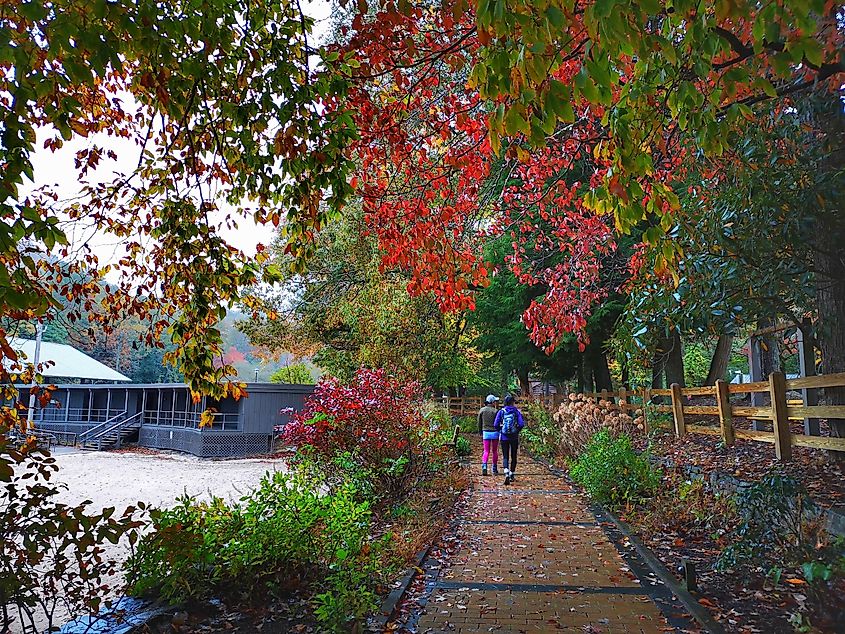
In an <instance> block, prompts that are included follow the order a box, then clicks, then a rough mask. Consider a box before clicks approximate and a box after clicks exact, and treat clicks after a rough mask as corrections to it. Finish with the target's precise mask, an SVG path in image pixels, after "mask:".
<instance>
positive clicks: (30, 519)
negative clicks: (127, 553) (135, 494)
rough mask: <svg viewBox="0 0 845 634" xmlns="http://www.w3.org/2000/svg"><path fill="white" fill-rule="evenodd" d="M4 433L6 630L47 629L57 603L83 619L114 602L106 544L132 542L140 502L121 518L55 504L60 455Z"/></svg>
mask: <svg viewBox="0 0 845 634" xmlns="http://www.w3.org/2000/svg"><path fill="white" fill-rule="evenodd" d="M6 431H7V429H4V428H2V426H0V483H2V488H0V526H2V527H3V537H2V539H0V608H2V609H0V632H8V631H32V632H34V631H44V630H46V629H52V628H53V626H54V625H57V624H56V623H54V622H53V618H54V613H55V612H56V610H57V608H58V607H59V606H62V607H63V608H65V610H66V611H67V613H68V614H70V615H72V616H81V615H82V614H94V613H96V612H97V611H99V610H100V608H102V607H104V605H107V604H108V603H109V599H108V598H107V597H106V596H104V595H107V594H108V590H109V588H108V586H107V585H106V583H107V577H109V576H110V575H112V574H113V573H114V572H115V570H117V569H119V564H118V562H117V561H115V560H114V559H112V558H111V557H108V556H107V553H106V550H105V548H104V546H103V544H104V543H105V542H106V541H108V542H111V543H117V542H118V541H119V540H120V539H123V538H126V539H128V540H130V542H133V541H134V540H135V539H136V538H137V532H136V529H137V528H138V527H139V526H140V525H141V523H140V521H139V513H138V512H137V510H136V509H135V508H134V507H129V508H127V509H126V511H124V512H123V513H122V514H119V515H118V514H116V513H115V509H114V508H106V509H103V510H102V511H99V512H96V513H95V512H91V510H90V508H89V507H90V505H91V503H90V502H83V503H82V504H80V505H78V506H69V505H66V504H61V503H59V502H57V501H56V496H57V495H58V493H59V486H58V485H55V484H53V483H51V482H50V478H51V476H52V475H53V473H55V472H56V471H57V470H58V467H57V465H56V463H55V459H53V458H52V457H50V454H49V453H48V452H46V451H43V450H41V449H38V448H37V447H36V446H35V444H34V442H33V441H32V440H30V441H29V442H27V443H25V444H24V445H23V446H22V447H21V448H19V449H15V448H13V447H12V446H10V445H9V444H8V443H7V438H6V434H5V432H6ZM139 507H140V508H141V509H142V510H143V505H141V504H139ZM15 621H17V622H15ZM13 623H14V624H13Z"/></svg>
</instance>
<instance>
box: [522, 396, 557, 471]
mask: <svg viewBox="0 0 845 634" xmlns="http://www.w3.org/2000/svg"><path fill="white" fill-rule="evenodd" d="M523 413H524V414H525V418H526V423H527V425H526V426H525V429H523V430H522V432H521V433H520V436H521V440H522V442H523V444H524V445H525V448H526V449H528V450H529V451H530V452H531V453H533V454H534V455H536V456H539V457H541V458H553V457H554V456H556V455H557V454H558V453H559V452H560V447H561V444H562V440H563V439H562V436H561V427H560V425H558V424H557V422H555V420H554V419H553V418H552V415H551V414H550V413H549V411H548V410H547V409H546V408H545V407H544V406H543V405H542V404H541V403H535V402H531V401H529V402H528V403H526V404H525V406H524V408H523Z"/></svg>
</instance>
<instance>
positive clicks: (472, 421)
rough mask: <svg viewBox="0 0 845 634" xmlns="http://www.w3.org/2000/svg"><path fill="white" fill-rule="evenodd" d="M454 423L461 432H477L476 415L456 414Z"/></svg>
mask: <svg viewBox="0 0 845 634" xmlns="http://www.w3.org/2000/svg"><path fill="white" fill-rule="evenodd" d="M454 424H455V425H457V426H458V427H459V428H460V430H461V433H462V434H477V433H478V417H477V416H457V417H456V418H455V423H454Z"/></svg>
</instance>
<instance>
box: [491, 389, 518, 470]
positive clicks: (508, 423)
mask: <svg viewBox="0 0 845 634" xmlns="http://www.w3.org/2000/svg"><path fill="white" fill-rule="evenodd" d="M515 403H516V399H515V398H514V397H513V395H512V394H508V395H507V396H506V397H505V406H504V407H503V408H502V409H500V410H499V413H498V414H496V420H495V421H494V422H493V427H494V428H495V429H496V431H498V432H499V440H500V441H501V445H502V462H503V463H504V467H505V484H510V483H511V482H513V481H514V478H515V475H516V453H517V451H519V432H520V431H522V428H523V427H525V419H524V418H523V417H522V412H520V411H519V409H517V407H516V405H515Z"/></svg>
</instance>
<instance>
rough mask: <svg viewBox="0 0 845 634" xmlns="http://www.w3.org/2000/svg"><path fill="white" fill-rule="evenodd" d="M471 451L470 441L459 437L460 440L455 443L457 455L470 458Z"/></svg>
mask: <svg viewBox="0 0 845 634" xmlns="http://www.w3.org/2000/svg"><path fill="white" fill-rule="evenodd" d="M471 451H472V449H471V448H470V444H469V440H467V439H466V438H464V437H463V436H458V439H457V440H456V441H455V453H456V454H458V455H459V456H468V455H469V454H470V452H471Z"/></svg>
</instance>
